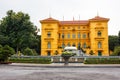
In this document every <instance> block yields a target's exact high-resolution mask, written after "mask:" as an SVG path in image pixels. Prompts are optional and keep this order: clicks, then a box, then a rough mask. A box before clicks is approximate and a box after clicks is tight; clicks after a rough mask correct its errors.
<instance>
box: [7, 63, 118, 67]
mask: <svg viewBox="0 0 120 80" xmlns="http://www.w3.org/2000/svg"><path fill="white" fill-rule="evenodd" d="M8 66H17V67H40V68H120V64H101V65H100V64H99V65H98V64H92V65H86V64H75V63H74V64H69V65H64V64H27V63H26V64H23V63H12V64H9V65H8Z"/></svg>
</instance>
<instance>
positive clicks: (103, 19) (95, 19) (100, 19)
mask: <svg viewBox="0 0 120 80" xmlns="http://www.w3.org/2000/svg"><path fill="white" fill-rule="evenodd" d="M89 20H90V21H109V18H104V17H100V16H95V17H94V18H92V19H89Z"/></svg>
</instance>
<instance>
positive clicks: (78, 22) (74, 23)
mask: <svg viewBox="0 0 120 80" xmlns="http://www.w3.org/2000/svg"><path fill="white" fill-rule="evenodd" d="M88 23H89V21H88V20H80V21H79V20H78V21H60V24H61V25H81V24H83V25H87V24H88Z"/></svg>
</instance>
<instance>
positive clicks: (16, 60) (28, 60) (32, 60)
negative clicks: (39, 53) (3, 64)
mask: <svg viewBox="0 0 120 80" xmlns="http://www.w3.org/2000/svg"><path fill="white" fill-rule="evenodd" d="M9 61H10V62H12V63H40V64H50V63H51V59H50V58H10V60H9Z"/></svg>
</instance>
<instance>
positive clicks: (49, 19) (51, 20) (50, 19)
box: [40, 17, 59, 22]
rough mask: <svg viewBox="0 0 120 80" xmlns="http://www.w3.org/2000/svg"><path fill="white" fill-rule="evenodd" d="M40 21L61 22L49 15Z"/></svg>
mask: <svg viewBox="0 0 120 80" xmlns="http://www.w3.org/2000/svg"><path fill="white" fill-rule="evenodd" d="M40 22H59V21H58V20H56V19H54V18H51V17H49V18H47V19H44V20H41V21H40Z"/></svg>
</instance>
